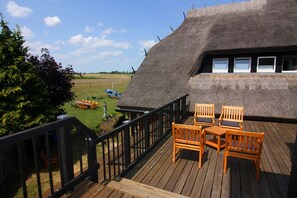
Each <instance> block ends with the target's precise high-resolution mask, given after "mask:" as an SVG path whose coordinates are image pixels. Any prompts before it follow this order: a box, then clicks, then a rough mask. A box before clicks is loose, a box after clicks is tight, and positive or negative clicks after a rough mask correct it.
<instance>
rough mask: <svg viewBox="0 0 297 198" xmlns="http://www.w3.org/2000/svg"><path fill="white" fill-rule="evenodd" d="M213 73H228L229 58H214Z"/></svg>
mask: <svg viewBox="0 0 297 198" xmlns="http://www.w3.org/2000/svg"><path fill="white" fill-rule="evenodd" d="M212 72H213V73H228V58H214V59H213V63H212Z"/></svg>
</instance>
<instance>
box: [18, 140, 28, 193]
mask: <svg viewBox="0 0 297 198" xmlns="http://www.w3.org/2000/svg"><path fill="white" fill-rule="evenodd" d="M17 152H18V162H19V171H20V177H21V178H20V179H21V183H22V189H23V197H24V198H27V197H28V195H27V186H26V181H25V174H24V161H23V156H22V149H21V143H20V142H18V143H17Z"/></svg>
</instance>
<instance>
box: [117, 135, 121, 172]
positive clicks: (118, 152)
mask: <svg viewBox="0 0 297 198" xmlns="http://www.w3.org/2000/svg"><path fill="white" fill-rule="evenodd" d="M119 147H120V144H119V133H117V154H118V157H117V158H118V160H117V161H118V174H121V170H120V148H119Z"/></svg>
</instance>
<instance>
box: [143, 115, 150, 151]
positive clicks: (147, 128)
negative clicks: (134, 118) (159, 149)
mask: <svg viewBox="0 0 297 198" xmlns="http://www.w3.org/2000/svg"><path fill="white" fill-rule="evenodd" d="M148 120H149V117H148V116H146V117H145V119H144V127H145V128H144V135H145V150H148V148H149V147H150V126H149V121H148Z"/></svg>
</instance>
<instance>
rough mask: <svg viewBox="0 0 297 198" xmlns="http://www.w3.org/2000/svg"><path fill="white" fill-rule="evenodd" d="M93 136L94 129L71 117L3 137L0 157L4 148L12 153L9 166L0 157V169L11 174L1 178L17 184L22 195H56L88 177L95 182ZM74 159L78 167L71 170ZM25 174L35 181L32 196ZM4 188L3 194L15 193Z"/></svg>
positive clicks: (96, 168)
mask: <svg viewBox="0 0 297 198" xmlns="http://www.w3.org/2000/svg"><path fill="white" fill-rule="evenodd" d="M96 138H97V136H96V135H94V133H93V132H91V131H90V130H89V129H88V128H87V127H85V126H84V125H83V124H82V123H81V122H80V121H79V120H77V119H76V118H73V117H72V118H65V119H63V120H59V121H56V122H52V123H49V124H46V125H44V126H39V127H35V128H32V129H29V130H26V131H22V132H19V133H16V134H13V135H9V136H5V137H2V138H0V151H1V155H2V156H3V154H4V152H5V151H11V152H10V153H11V155H13V157H12V158H11V160H12V162H10V166H5V164H7V163H5V159H4V160H2V162H3V163H2V164H1V167H0V168H1V172H6V171H7V172H11V173H13V174H11V175H9V177H8V176H7V175H6V176H5V175H2V179H3V177H4V179H3V180H5V182H7V181H6V180H10V183H13V184H14V185H16V188H18V187H20V188H21V189H22V196H23V197H30V196H36V197H43V196H45V195H46V196H53V197H59V196H61V195H63V194H65V193H66V192H67V191H69V190H71V189H72V188H73V187H74V186H75V185H77V184H78V183H80V182H81V181H83V180H84V179H85V178H87V177H90V179H91V180H92V181H95V182H97V181H98V168H99V165H98V163H97V161H96V160H94V159H96V150H95V149H96V147H95V144H94V142H93V141H92V139H96ZM74 151H76V152H74ZM32 153H33V155H32ZM83 155H87V161H88V163H87V165H85V166H83V159H82V156H83ZM43 162H44V163H43ZM75 162H76V163H77V164H78V165H77V166H76V167H77V169H78V170H74V164H75ZM11 169H13V170H11ZM32 175H35V176H36V179H33V178H35V176H34V177H33V176H32ZM41 175H43V177H42V179H41ZM5 177H8V178H9V179H5ZM28 177H29V178H30V179H31V180H32V181H31V182H33V181H34V182H36V187H35V188H34V189H33V190H34V191H36V189H37V193H36V192H34V193H35V194H33V195H32V194H30V193H31V192H28V189H27V187H28V185H27V183H26V181H27V178H28ZM57 178H59V179H57ZM11 180H12V181H11ZM45 181H46V182H45ZM2 182H4V181H2ZM44 182H45V183H47V187H45V186H43V185H42V183H44ZM8 183H9V182H8ZM1 185H2V186H4V185H5V184H3V183H2V184H1ZM7 187H9V186H8V185H7ZM5 190H6V192H1V193H3V194H2V195H3V196H4V197H6V196H9V197H10V196H14V193H15V192H11V191H10V190H9V189H8V188H6V189H5ZM29 191H30V190H29ZM4 193H9V194H4Z"/></svg>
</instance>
